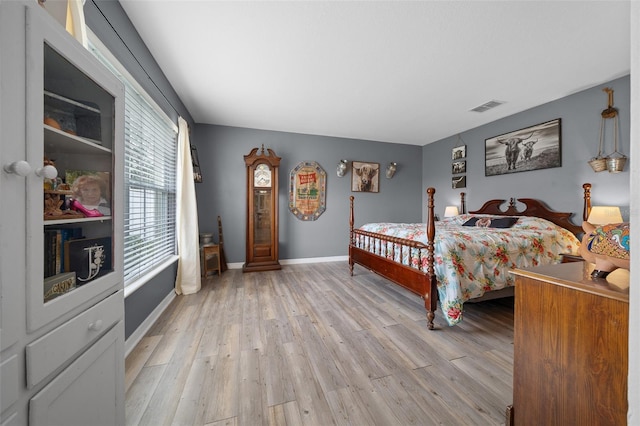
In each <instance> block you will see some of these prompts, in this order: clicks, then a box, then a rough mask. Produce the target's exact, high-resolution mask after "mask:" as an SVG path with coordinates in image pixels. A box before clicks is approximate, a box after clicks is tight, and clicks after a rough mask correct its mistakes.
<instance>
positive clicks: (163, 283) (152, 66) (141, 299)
mask: <svg viewBox="0 0 640 426" xmlns="http://www.w3.org/2000/svg"><path fill="white" fill-rule="evenodd" d="M84 13H85V19H86V22H87V25H88V26H89V28H91V30H92V31H93V32H94V33H95V34H96V35H97V36H98V38H100V40H101V41H102V43H103V44H104V45H105V46H106V47H107V48H108V49H109V50H110V51H111V53H112V54H113V55H114V56H115V57H116V58H117V59H118V60H119V61H120V62H121V63H122V65H123V66H124V67H125V68H127V70H128V71H129V73H131V75H132V76H133V77H134V78H135V79H136V81H137V82H138V83H139V84H140V85H141V86H142V87H143V88H144V89H145V90H146V91H147V93H148V94H149V95H150V96H151V97H152V98H153V99H154V100H155V101H156V103H158V105H159V106H160V107H161V108H162V109H163V110H164V112H165V113H166V114H167V115H168V116H169V117H171V118H172V120H174V121H175V122H176V123H177V117H178V115H181V116H182V117H183V118H184V119H185V120H186V121H187V122H188V123H190V125H191V126H193V119H192V118H191V115H189V112H188V111H187V109H186V108H185V107H184V105H183V104H182V101H181V100H180V98H179V97H178V95H177V94H176V92H175V91H174V90H173V87H171V84H170V83H169V81H168V80H167V79H166V77H165V76H164V74H163V73H162V70H161V69H160V67H159V66H158V64H157V63H156V62H155V60H154V59H153V56H152V55H151V53H150V52H149V51H148V50H147V47H146V46H145V44H144V42H143V41H142V39H141V38H140V36H139V35H138V32H137V31H136V30H135V29H134V28H133V26H132V25H131V21H129V18H128V17H127V15H126V13H125V12H124V10H123V9H122V7H121V6H120V3H119V2H117V1H104V0H102V1H100V0H93V1H88V2H87V3H86V4H85V6H84ZM125 43H126V45H125ZM175 278H176V265H175V264H174V265H172V266H171V267H169V268H167V269H166V270H164V271H162V272H161V273H160V274H158V275H157V276H155V277H154V278H153V279H151V280H149V282H147V283H146V284H145V285H144V286H142V287H140V288H139V289H138V290H136V291H135V292H134V293H133V294H131V295H129V296H128V297H127V298H126V299H125V301H124V314H125V315H124V318H125V338H128V337H129V336H130V335H131V334H132V333H133V332H134V331H135V330H136V329H137V328H138V327H139V326H140V324H142V323H143V321H144V320H145V319H146V318H147V317H148V316H149V315H150V314H151V313H152V312H153V310H154V309H155V308H156V306H158V305H159V304H160V303H161V302H162V301H163V300H164V298H165V297H166V296H167V294H169V293H171V292H172V291H173V288H174V283H175Z"/></svg>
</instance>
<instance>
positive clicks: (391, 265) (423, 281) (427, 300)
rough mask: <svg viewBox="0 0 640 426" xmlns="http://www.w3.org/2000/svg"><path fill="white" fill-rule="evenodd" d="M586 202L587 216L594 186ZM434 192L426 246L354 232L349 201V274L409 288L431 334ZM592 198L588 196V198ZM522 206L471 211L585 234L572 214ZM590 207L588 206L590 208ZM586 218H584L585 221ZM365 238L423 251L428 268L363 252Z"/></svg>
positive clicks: (493, 204) (492, 205)
mask: <svg viewBox="0 0 640 426" xmlns="http://www.w3.org/2000/svg"><path fill="white" fill-rule="evenodd" d="M582 187H583V190H584V191H583V202H584V209H583V211H584V213H583V214H587V215H588V212H589V210H590V207H591V204H590V203H591V199H590V190H591V184H589V183H585V184H584V185H583V186H582ZM435 192H436V190H435V188H428V189H427V223H426V225H425V226H426V233H427V244H426V245H425V244H423V243H420V242H417V241H411V240H407V239H403V238H396V237H390V236H387V235H383V234H377V233H373V232H367V231H363V230H359V229H356V228H354V222H355V215H354V206H353V200H354V197H353V196H351V197H350V207H349V272H350V274H351V275H353V266H354V264H356V263H357V264H359V265H361V266H364V267H365V268H367V269H369V270H371V271H373V272H375V273H377V274H379V275H381V276H383V277H385V278H387V279H389V280H391V281H393V282H394V283H396V284H398V285H400V286H402V287H404V288H406V289H407V290H409V291H412V292H413V293H416V294H417V295H419V296H420V297H422V298H423V299H424V305H425V309H426V311H427V327H428V328H429V329H430V330H432V329H433V328H434V324H433V320H434V318H435V311H436V308H437V302H438V301H437V297H438V291H437V285H438V283H437V279H436V276H435V272H434V268H433V261H434V254H433V252H434V239H435V237H436V235H435V234H436V232H435V213H434V194H435ZM587 195H589V196H587ZM517 201H519V202H521V203H523V204H525V206H526V208H525V210H522V211H518V209H517V208H516V200H515V199H514V198H511V200H510V202H509V206H508V207H507V208H506V210H501V208H500V206H501V205H502V204H503V203H504V202H505V200H490V201H487V202H486V203H485V204H484V205H483V206H482V207H481V208H480V209H479V210H475V211H471V212H469V213H473V214H492V215H503V216H536V217H541V218H544V219H547V220H549V221H551V222H553V223H555V224H556V225H559V226H561V227H563V228H565V229H568V230H569V231H571V232H572V233H574V234H575V235H579V234H581V233H582V228H581V227H580V226H578V225H575V224H573V223H572V222H571V220H570V218H571V216H572V215H573V213H563V212H554V211H552V210H550V209H549V208H548V207H546V205H545V204H544V203H543V202H541V201H538V200H535V199H532V198H518V200H517ZM587 203H589V205H588V206H587ZM461 206H462V208H461V211H464V210H463V209H465V208H466V207H465V201H464V193H462V194H461ZM585 217H586V216H584V217H583V219H584V218H585ZM358 236H363V237H365V238H370V239H372V240H375V241H376V244H377V245H379V246H382V245H386V244H390V245H392V247H393V250H411V249H419V251H422V250H423V249H424V250H426V252H427V268H426V269H424V268H420V269H418V268H413V267H410V266H407V265H403V264H401V263H398V262H395V261H393V260H391V259H388V258H386V257H383V256H381V255H380V254H378V253H373V252H370V251H368V250H364V249H361V248H359V247H357V245H356V238H357V237H358ZM418 265H422V262H420V261H419V262H418Z"/></svg>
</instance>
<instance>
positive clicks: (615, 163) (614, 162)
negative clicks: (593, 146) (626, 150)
mask: <svg viewBox="0 0 640 426" xmlns="http://www.w3.org/2000/svg"><path fill="white" fill-rule="evenodd" d="M615 154H618V157H614V155H615ZM625 164H627V157H626V156H624V155H622V154H620V153H619V152H618V151H616V152H614V153H613V154H611V155H609V156H608V157H607V170H609V173H620V172H621V171H622V170H623V169H624V165H625Z"/></svg>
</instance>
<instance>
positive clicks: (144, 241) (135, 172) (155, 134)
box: [89, 40, 178, 286]
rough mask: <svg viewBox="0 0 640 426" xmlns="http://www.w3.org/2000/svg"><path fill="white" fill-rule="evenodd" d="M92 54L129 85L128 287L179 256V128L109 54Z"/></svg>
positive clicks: (126, 169) (95, 50) (126, 155)
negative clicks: (177, 229)
mask: <svg viewBox="0 0 640 426" xmlns="http://www.w3.org/2000/svg"><path fill="white" fill-rule="evenodd" d="M96 44H98V43H97V42H95V40H92V42H91V43H90V47H89V48H90V50H91V51H92V52H93V53H94V55H96V56H97V57H98V59H100V60H101V61H102V62H103V63H104V64H105V65H106V66H107V67H108V68H109V69H110V70H111V71H112V72H113V73H114V74H115V75H116V76H118V78H120V80H121V81H122V82H123V83H124V86H125V102H124V103H125V108H124V109H125V132H124V138H125V140H124V146H125V149H124V174H125V176H124V183H125V188H124V210H125V212H124V284H125V286H127V285H129V284H131V283H133V282H135V281H136V280H138V279H141V278H143V277H144V276H145V274H148V273H150V272H151V271H152V270H153V269H154V268H155V267H157V266H158V265H159V264H161V263H163V262H164V261H166V260H167V259H168V258H170V257H171V256H174V255H175V254H176V166H177V130H178V129H177V126H176V124H175V123H173V122H171V120H170V119H169V117H167V115H166V114H165V113H164V112H162V111H161V110H160V108H159V107H158V106H157V105H155V102H153V101H152V100H150V98H149V96H148V95H147V94H146V93H144V91H143V90H142V89H141V88H140V87H139V86H138V84H137V83H136V82H135V80H133V78H132V77H131V76H130V75H129V74H128V73H127V72H126V71H125V70H124V69H122V66H121V65H120V64H119V63H118V62H117V61H116V60H115V59H114V58H112V57H111V58H109V59H107V56H110V54H109V53H108V52H105V51H104V49H100V50H99V49H98V48H96V47H95V45H96ZM103 52H104V53H103Z"/></svg>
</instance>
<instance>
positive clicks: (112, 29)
mask: <svg viewBox="0 0 640 426" xmlns="http://www.w3.org/2000/svg"><path fill="white" fill-rule="evenodd" d="M84 13H85V20H86V23H87V25H88V26H89V28H91V31H93V32H94V33H95V34H96V35H97V36H98V38H99V39H100V41H102V43H104V45H105V46H106V47H107V48H108V49H109V50H110V51H111V53H112V54H113V55H114V56H115V57H116V58H117V59H118V61H120V63H121V64H122V65H123V66H124V67H125V68H126V69H127V71H129V73H130V74H131V75H132V76H133V78H135V79H136V81H137V82H138V84H140V85H141V86H142V87H143V88H144V90H146V91H147V93H148V94H149V95H150V96H151V97H152V98H153V100H154V101H156V103H157V104H158V105H159V106H160V108H162V109H163V110H164V112H165V113H166V114H167V115H168V116H169V117H170V118H171V119H172V120H173V121H174V122H175V123H177V122H178V115H180V116H182V117H183V118H184V119H185V120H186V121H187V122H188V123H189V125H193V119H192V118H191V114H189V111H187V108H186V107H185V106H184V105H183V104H182V101H181V100H180V98H179V97H178V95H177V94H176V92H175V90H173V87H172V86H171V84H170V83H169V81H168V80H167V78H166V77H165V75H164V73H163V72H162V70H161V69H160V66H158V64H157V62H156V61H155V59H154V58H153V56H152V55H151V52H149V50H148V49H147V46H146V45H145V44H144V42H143V41H142V39H141V38H140V35H139V34H138V32H137V31H136V29H135V28H134V27H133V25H132V24H131V21H130V20H129V17H128V16H127V14H126V13H125V11H124V10H123V9H122V6H120V2H117V1H113V0H91V1H88V2H86V3H85V5H84Z"/></svg>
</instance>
